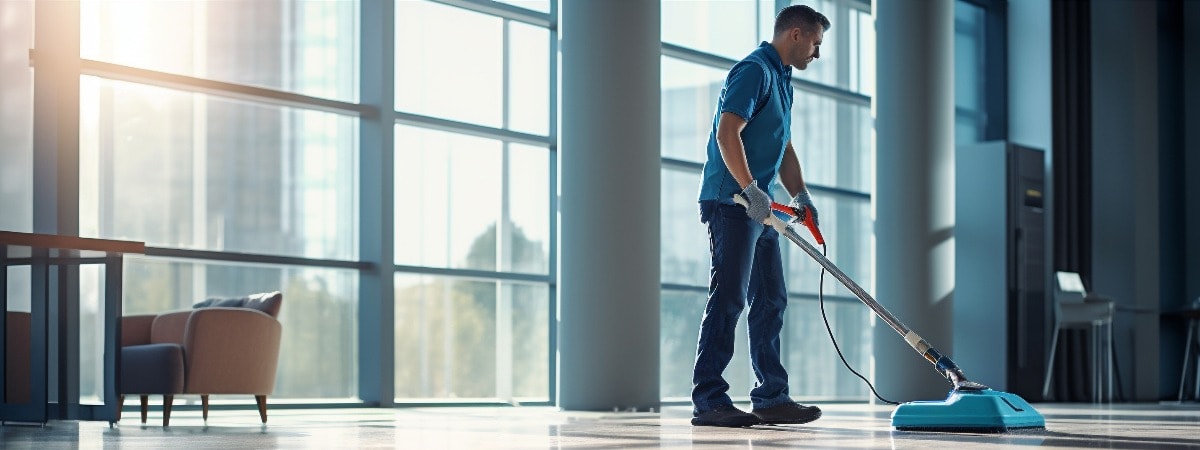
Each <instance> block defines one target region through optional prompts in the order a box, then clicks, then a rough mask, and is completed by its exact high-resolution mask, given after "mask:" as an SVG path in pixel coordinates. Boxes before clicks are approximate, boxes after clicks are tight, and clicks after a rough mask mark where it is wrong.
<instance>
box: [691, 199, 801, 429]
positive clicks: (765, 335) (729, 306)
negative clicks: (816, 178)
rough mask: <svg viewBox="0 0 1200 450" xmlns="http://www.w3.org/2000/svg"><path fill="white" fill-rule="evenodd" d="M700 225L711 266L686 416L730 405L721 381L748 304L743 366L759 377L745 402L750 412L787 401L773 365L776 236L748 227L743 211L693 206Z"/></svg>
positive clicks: (782, 378) (780, 284) (783, 297)
mask: <svg viewBox="0 0 1200 450" xmlns="http://www.w3.org/2000/svg"><path fill="white" fill-rule="evenodd" d="M700 221H701V222H704V223H706V224H708V239H709V240H708V242H709V251H710V253H711V254H712V267H711V269H710V272H709V285H708V304H707V305H706V306H705V307H704V319H703V320H702V321H701V322H700V343H699V346H698V347H699V348H698V349H697V350H696V366H695V370H694V372H693V374H692V405H693V407H694V409H693V413H694V414H699V413H701V412H705V411H708V410H711V409H713V408H715V407H717V406H720V405H728V404H732V403H733V401H732V400H731V399H730V398H729V395H728V394H727V391H729V383H727V382H726V381H725V377H724V376H722V374H723V373H724V372H725V368H726V367H727V366H729V361H730V360H731V359H732V358H733V343H734V339H736V338H737V336H736V332H735V331H736V328H737V321H738V317H739V316H741V314H742V310H743V309H745V307H746V303H747V301H748V302H749V304H750V313H749V315H748V316H747V325H748V328H749V334H750V363H751V365H752V366H753V368H754V375H755V376H756V377H757V378H758V383H757V384H756V386H755V387H754V389H753V390H751V391H750V400H751V402H752V403H753V407H754V408H769V407H772V406H775V405H778V404H780V403H786V402H789V401H791V399H790V398H789V397H788V375H787V370H785V369H784V368H783V364H782V363H781V362H780V359H779V332H780V330H782V329H783V312H784V310H785V309H786V308H787V288H786V287H785V286H784V280H783V259H782V258H781V257H780V254H779V233H778V232H776V231H775V230H774V229H773V228H771V227H769V226H766V225H763V224H761V223H755V222H754V221H752V220H750V217H749V216H747V215H746V210H745V208H743V207H741V206H738V205H728V204H721V203H718V202H716V201H702V202H700Z"/></svg>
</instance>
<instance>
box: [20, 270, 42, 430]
mask: <svg viewBox="0 0 1200 450" xmlns="http://www.w3.org/2000/svg"><path fill="white" fill-rule="evenodd" d="M49 259H50V252H49V250H46V249H33V262H32V265H31V266H30V272H31V275H32V278H33V279H32V280H31V281H32V283H31V284H32V286H33V288H32V290H31V291H30V298H29V305H30V313H31V314H30V316H31V321H32V322H31V323H30V325H29V329H30V331H31V333H30V334H31V335H32V336H30V348H29V386H30V387H31V388H32V389H33V392H31V393H30V396H29V402H30V404H29V406H30V409H31V410H30V411H29V412H28V413H26V414H23V416H25V417H22V418H20V419H17V420H29V421H37V422H42V423H45V422H46V419H47V415H46V413H47V412H48V406H47V402H48V400H49V398H48V397H49V395H48V386H47V383H49V380H48V379H47V375H48V368H47V366H48V365H49V362H50V361H49V355H50V353H49V349H50V329H49V328H50V316H49V313H50V263H49Z"/></svg>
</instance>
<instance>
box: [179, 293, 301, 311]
mask: <svg viewBox="0 0 1200 450" xmlns="http://www.w3.org/2000/svg"><path fill="white" fill-rule="evenodd" d="M282 302H283V294H282V293H280V292H279V291H275V292H268V293H263V294H254V295H251V296H249V297H240V298H210V299H208V300H205V301H202V302H200V303H196V304H195V305H192V307H193V308H196V309H199V308H209V307H224V308H249V309H256V310H259V311H262V312H264V313H267V315H269V316H271V317H279V307H280V305H281V303H282Z"/></svg>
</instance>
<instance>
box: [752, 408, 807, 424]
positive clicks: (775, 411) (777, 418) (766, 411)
mask: <svg viewBox="0 0 1200 450" xmlns="http://www.w3.org/2000/svg"><path fill="white" fill-rule="evenodd" d="M750 412H751V413H752V414H753V415H754V416H755V417H758V419H759V420H760V421H761V423H765V424H772V425H774V424H781V423H809V422H812V421H814V420H817V419H819V418H821V408H818V407H816V406H804V405H801V404H799V403H796V402H787V403H781V404H778V405H775V406H772V407H770V408H762V409H754V410H753V411H750Z"/></svg>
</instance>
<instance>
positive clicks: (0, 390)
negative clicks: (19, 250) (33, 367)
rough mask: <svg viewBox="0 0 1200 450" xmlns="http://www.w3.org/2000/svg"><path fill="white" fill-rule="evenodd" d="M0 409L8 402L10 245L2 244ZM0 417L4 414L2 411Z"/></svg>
mask: <svg viewBox="0 0 1200 450" xmlns="http://www.w3.org/2000/svg"><path fill="white" fill-rule="evenodd" d="M0 313H2V314H4V318H3V319H0V411H2V410H4V405H5V404H7V403H8V246H7V245H0ZM0 417H3V414H2V413H0Z"/></svg>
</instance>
